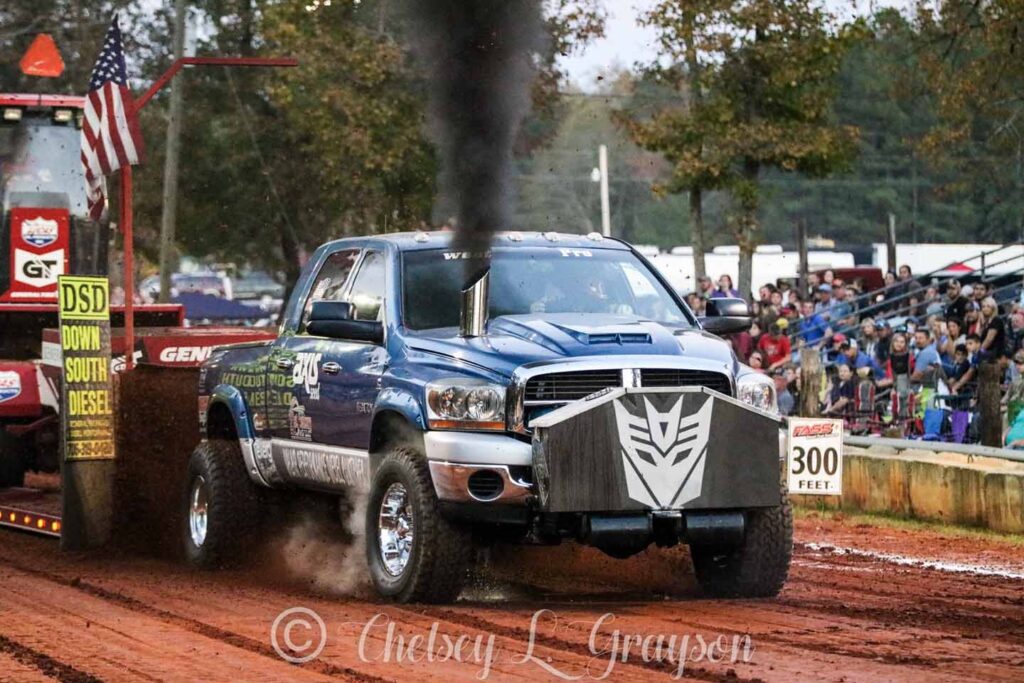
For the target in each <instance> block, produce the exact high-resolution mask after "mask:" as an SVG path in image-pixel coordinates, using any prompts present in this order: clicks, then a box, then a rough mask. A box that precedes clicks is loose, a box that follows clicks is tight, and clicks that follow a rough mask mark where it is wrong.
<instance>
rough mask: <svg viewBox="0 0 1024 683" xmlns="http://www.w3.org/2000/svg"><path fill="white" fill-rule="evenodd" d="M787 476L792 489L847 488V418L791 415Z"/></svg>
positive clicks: (826, 491) (834, 492) (827, 491)
mask: <svg viewBox="0 0 1024 683" xmlns="http://www.w3.org/2000/svg"><path fill="white" fill-rule="evenodd" d="M787 464H788V466H787V473H786V474H787V480H788V482H789V492H790V493H800V494H810V495H816V496H838V495H840V494H842V492H843V421H842V420H817V419H810V418H790V420H789V457H788V459H787Z"/></svg>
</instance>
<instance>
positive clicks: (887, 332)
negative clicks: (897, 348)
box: [875, 320, 893, 368]
mask: <svg viewBox="0 0 1024 683" xmlns="http://www.w3.org/2000/svg"><path fill="white" fill-rule="evenodd" d="M875 334H876V335H877V336H878V341H877V343H875V362H876V363H878V366H879V367H881V368H884V367H885V365H886V363H888V362H889V353H890V352H891V351H892V334H893V332H892V325H890V324H889V321H888V320H878V321H876V322H875Z"/></svg>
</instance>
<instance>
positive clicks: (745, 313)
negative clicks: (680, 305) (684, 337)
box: [700, 299, 754, 335]
mask: <svg viewBox="0 0 1024 683" xmlns="http://www.w3.org/2000/svg"><path fill="white" fill-rule="evenodd" d="M700 322H701V326H702V327H703V328H704V330H705V331H706V332H710V333H711V334H718V335H722V334H736V333H737V332H746V331H747V330H749V329H750V326H751V325H752V324H753V322H754V321H753V319H752V318H751V317H750V307H749V306H748V305H747V302H746V301H744V300H743V299H708V300H707V303H706V305H705V308H704V317H703V318H701V319H700Z"/></svg>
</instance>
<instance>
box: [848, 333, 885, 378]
mask: <svg viewBox="0 0 1024 683" xmlns="http://www.w3.org/2000/svg"><path fill="white" fill-rule="evenodd" d="M839 351H840V356H839V357H838V358H836V365H848V366H850V369H851V370H853V371H854V372H856V371H857V370H861V369H862V368H867V369H868V370H869V371H870V373H871V375H872V376H873V377H874V379H875V380H882V379H885V371H884V370H882V368H880V367H878V366H877V365H875V361H874V360H873V359H872V358H871V356H869V355H868V354H866V353H864V352H863V351H861V350H860V348H858V344H857V340H856V339H848V340H846V341H845V342H843V343H842V344H840V346H839Z"/></svg>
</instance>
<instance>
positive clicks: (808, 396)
mask: <svg viewBox="0 0 1024 683" xmlns="http://www.w3.org/2000/svg"><path fill="white" fill-rule="evenodd" d="M824 381H825V370H824V367H823V366H822V365H821V356H820V355H818V352H817V351H815V350H814V349H812V348H809V347H806V346H805V347H804V348H802V349H800V406H799V410H798V411H797V414H798V415H800V417H818V415H819V414H820V411H821V404H820V403H819V397H820V396H821V387H822V385H823V383H824Z"/></svg>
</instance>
